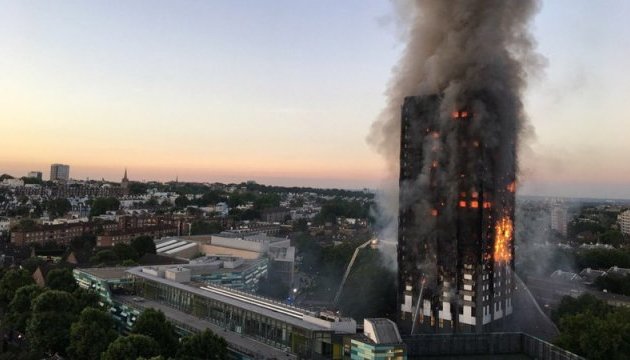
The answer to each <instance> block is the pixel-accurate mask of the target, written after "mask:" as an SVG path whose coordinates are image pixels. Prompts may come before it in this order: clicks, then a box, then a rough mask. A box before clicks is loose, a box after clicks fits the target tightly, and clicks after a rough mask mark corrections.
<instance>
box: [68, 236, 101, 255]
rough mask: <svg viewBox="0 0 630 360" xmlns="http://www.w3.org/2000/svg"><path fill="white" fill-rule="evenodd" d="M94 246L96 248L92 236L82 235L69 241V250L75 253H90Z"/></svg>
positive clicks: (94, 239) (94, 237) (94, 238)
mask: <svg viewBox="0 0 630 360" xmlns="http://www.w3.org/2000/svg"><path fill="white" fill-rule="evenodd" d="M94 246H96V236H95V235H94V234H83V235H81V236H77V237H75V238H74V239H72V241H70V248H71V249H72V250H75V251H78V250H85V251H90V250H91V249H92V248H93V247H94Z"/></svg>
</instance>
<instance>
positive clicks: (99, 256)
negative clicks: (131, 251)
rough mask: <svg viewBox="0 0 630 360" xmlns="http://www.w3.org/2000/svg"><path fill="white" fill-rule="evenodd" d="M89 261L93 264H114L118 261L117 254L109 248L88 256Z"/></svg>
mask: <svg viewBox="0 0 630 360" xmlns="http://www.w3.org/2000/svg"><path fill="white" fill-rule="evenodd" d="M90 263H92V264H94V265H104V266H114V265H116V264H117V263H118V255H116V253H115V252H114V250H111V249H105V250H101V251H99V252H97V253H96V254H95V255H94V256H92V257H91V258H90Z"/></svg>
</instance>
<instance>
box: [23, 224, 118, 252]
mask: <svg viewBox="0 0 630 360" xmlns="http://www.w3.org/2000/svg"><path fill="white" fill-rule="evenodd" d="M101 226H102V229H103V231H109V230H115V229H116V228H117V227H118V224H117V223H115V222H101V223H95V222H80V223H70V224H54V225H35V226H34V227H33V228H32V229H27V230H22V229H17V230H13V231H11V243H12V244H14V245H17V246H23V245H29V244H35V243H36V244H44V243H46V242H56V243H58V244H63V245H68V244H70V242H71V241H72V239H74V238H75V237H78V236H81V235H83V234H87V233H91V232H94V231H95V230H97V229H100V228H101Z"/></svg>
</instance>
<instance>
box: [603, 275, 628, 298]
mask: <svg viewBox="0 0 630 360" xmlns="http://www.w3.org/2000/svg"><path fill="white" fill-rule="evenodd" d="M595 286H597V288H598V289H600V290H606V291H608V292H611V293H615V294H621V295H626V296H630V275H625V276H623V275H616V274H605V275H603V276H600V277H598V278H597V279H595Z"/></svg>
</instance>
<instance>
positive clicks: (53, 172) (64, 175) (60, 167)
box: [50, 164, 70, 181]
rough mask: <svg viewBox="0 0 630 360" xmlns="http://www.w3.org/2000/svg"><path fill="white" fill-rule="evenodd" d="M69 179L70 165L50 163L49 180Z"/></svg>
mask: <svg viewBox="0 0 630 360" xmlns="http://www.w3.org/2000/svg"><path fill="white" fill-rule="evenodd" d="M69 179H70V165H64V164H52V165H50V181H68V180H69Z"/></svg>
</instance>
